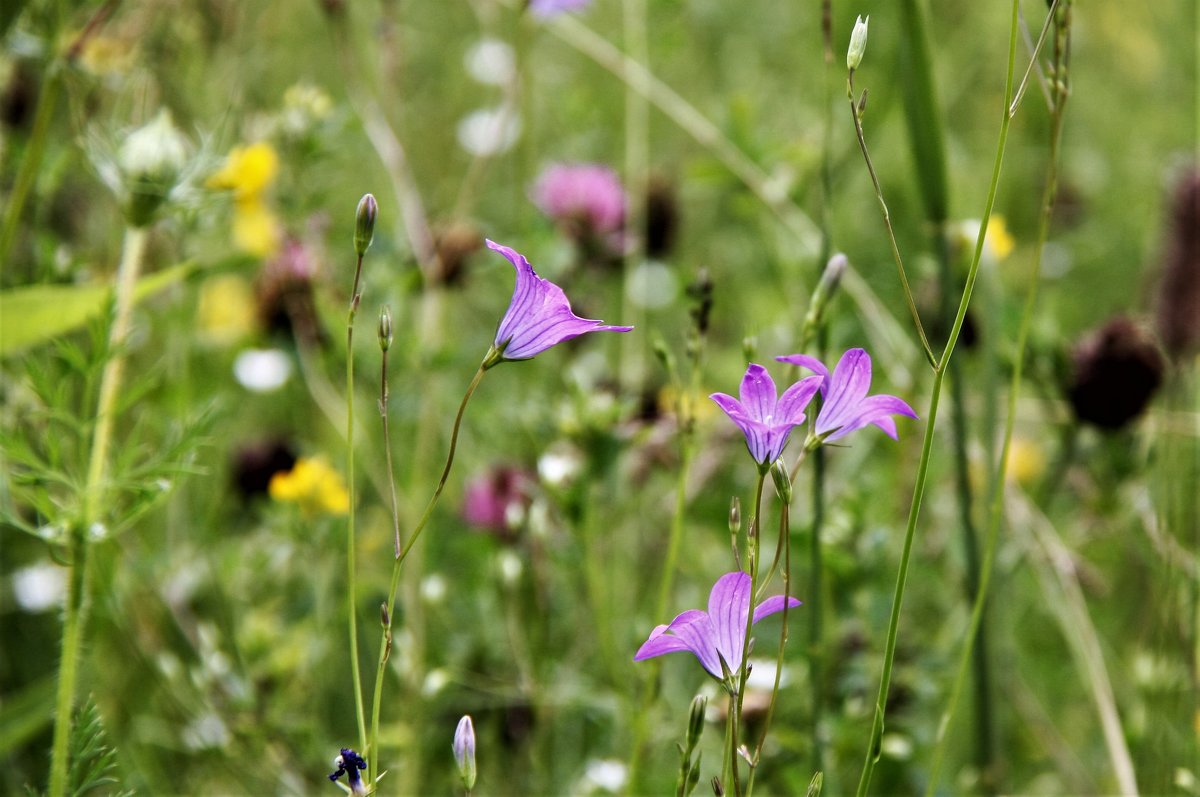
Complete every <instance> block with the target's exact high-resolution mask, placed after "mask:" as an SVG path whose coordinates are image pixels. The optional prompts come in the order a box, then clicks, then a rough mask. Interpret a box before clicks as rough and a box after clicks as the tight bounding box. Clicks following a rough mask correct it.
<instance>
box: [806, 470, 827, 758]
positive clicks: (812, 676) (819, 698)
mask: <svg viewBox="0 0 1200 797" xmlns="http://www.w3.org/2000/svg"><path fill="white" fill-rule="evenodd" d="M812 502H813V518H812V535H811V539H810V542H809V545H810V547H809V554H808V555H809V574H808V578H809V588H808V589H809V594H810V595H812V596H813V600H812V601H810V603H809V607H808V615H809V617H808V669H809V675H808V679H809V683H810V686H811V688H812V707H811V708H810V712H811V715H812V716H811V720H810V727H811V729H812V731H811V735H812V751H813V753H812V769H813V771H814V772H820V771H822V770H824V768H825V763H824V753H823V745H822V741H821V733H822V731H821V713H822V710H821V709H822V704H823V703H824V702H825V701H824V682H823V676H822V672H821V669H822V667H823V659H822V657H823V654H824V645H823V643H822V630H821V613H822V600H821V582H822V571H823V570H824V563H823V561H822V558H823V557H822V552H821V529H822V527H823V526H824V525H825V452H824V450H823V449H817V450H816V451H814V452H813V477H812Z"/></svg>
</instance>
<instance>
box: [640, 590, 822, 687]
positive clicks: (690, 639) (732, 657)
mask: <svg viewBox="0 0 1200 797" xmlns="http://www.w3.org/2000/svg"><path fill="white" fill-rule="evenodd" d="M750 586H751V585H750V575H749V574H748V573H743V572H742V571H740V570H735V571H734V572H732V573H726V574H725V575H723V576H721V577H720V578H719V579H717V583H716V584H713V588H712V592H710V593H709V595H708V611H707V612H702V611H700V610H699V609H689V610H688V611H686V612H684V613H683V614H681V615H679V616H678V617H676V618H675V619H674V620H672V621H671V624H670V625H660V626H657V627H656V628H655V629H654V630H653V631H651V632H650V638H649V639H647V640H646V642H645V643H644V644H643V645H642V646H641V647H640V648H638V652H637V654H636V655H634V657H633V660H634V661H643V660H645V659H650V658H654V657H655V656H661V655H663V654H664V653H676V652H678V651H690V652H691V653H693V654H695V656H696V658H697V659H699V660H700V663H701V664H702V665H704V669H706V670H708V672H709V674H711V675H712V676H713V677H714V678H716V679H718V680H721V681H723V680H725V673H724V670H723V668H722V666H721V663H722V662H724V663H725V668H728V670H729V672H730V673H736V672H737V671H738V670H739V669H741V666H742V645H743V643H744V642H745V640H746V615H747V613H748V612H749V611H750ZM783 605H784V599H783V596H782V595H776V596H774V597H771V598H767V599H766V600H765V601H763V602H762V603H760V604H758V606H756V607H754V620H753V622H754V623H757V622H758V621H759V620H761V619H762V618H764V617H766V616H768V615H771V614H775V613H776V612H781V611H783ZM787 605H788V606H790V607H793V608H795V607H796V606H799V605H800V601H798V600H796V599H795V598H788V599H787Z"/></svg>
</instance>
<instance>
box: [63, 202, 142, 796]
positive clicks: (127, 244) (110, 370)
mask: <svg viewBox="0 0 1200 797" xmlns="http://www.w3.org/2000/svg"><path fill="white" fill-rule="evenodd" d="M146 236H147V230H146V228H145V227H135V226H132V225H130V226H128V227H126V228H125V241H124V244H123V245H122V249H121V262H120V265H119V266H118V267H117V284H116V288H115V301H114V311H113V322H112V326H111V327H110V328H109V332H108V349H107V352H108V356H109V359H108V362H106V363H105V365H104V371H103V373H102V374H101V377H100V395H99V399H98V401H97V405H96V426H95V429H94V430H93V432H92V445H91V451H90V454H89V461H88V470H87V481H86V483H85V486H84V499H83V513H82V515H81V517H80V521H79V523H78V525H77V526H76V527H74V528H72V529H71V535H70V548H71V550H70V564H69V567H70V569H71V573H70V576H69V579H68V585H67V601H66V605H65V608H64V611H63V635H62V655H61V657H60V659H59V662H60V663H59V674H58V693H57V698H56V701H55V712H54V740H53V743H52V747H51V752H50V789H49V793H50V795H51V797H63V795H65V794H66V791H67V774H68V771H69V770H68V765H69V762H68V760H67V759H68V756H69V751H68V746H69V741H70V733H71V714H72V711H73V709H74V704H75V684H76V682H77V681H78V677H79V655H80V649H81V648H82V642H83V632H84V628H85V626H86V620H87V604H88V588H89V584H90V578H89V574H88V569H89V568H88V559H89V556H88V554H89V549H90V547H91V535H92V527H93V526H95V525H96V524H100V523H101V522H102V521H101V512H102V510H101V504H102V499H103V497H104V490H105V486H106V485H105V479H106V473H105V472H106V470H107V467H108V454H109V449H110V448H111V444H112V431H113V421H114V420H115V414H116V404H117V395H118V394H119V392H120V388H121V382H122V379H123V376H124V373H125V357H124V353H123V352H122V348H123V347H124V345H125V341H126V339H127V338H128V337H129V328H130V323H131V320H132V317H133V304H134V287H135V286H136V285H137V279H138V274H139V273H140V272H141V268H142V259H143V256H144V254H145V251H146Z"/></svg>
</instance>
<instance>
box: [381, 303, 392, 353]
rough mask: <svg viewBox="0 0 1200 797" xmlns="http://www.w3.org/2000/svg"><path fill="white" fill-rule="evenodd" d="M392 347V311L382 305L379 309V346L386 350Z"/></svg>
mask: <svg viewBox="0 0 1200 797" xmlns="http://www.w3.org/2000/svg"><path fill="white" fill-rule="evenodd" d="M391 347H392V313H391V311H390V310H388V308H386V307H384V308H383V309H382V310H380V311H379V348H380V349H382V350H383V351H387V350H388V349H390V348H391Z"/></svg>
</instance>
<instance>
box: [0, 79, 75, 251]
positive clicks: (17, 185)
mask: <svg viewBox="0 0 1200 797" xmlns="http://www.w3.org/2000/svg"><path fill="white" fill-rule="evenodd" d="M62 73H63V69H62V64H61V63H60V62H59V60H58V59H57V58H56V59H55V60H54V61H52V62H51V64H50V68H49V70H48V73H47V76H46V84H45V86H44V87H43V88H42V96H41V97H39V98H38V106H37V112H36V114H35V115H34V117H33V128H32V130H31V131H30V134H29V143H28V145H27V146H26V149H25V156H24V157H23V158H22V159H21V167H20V169H19V170H18V172H17V176H16V179H15V180H14V182H13V189H12V193H11V194H9V197H8V207H7V208H5V211H4V226H3V227H0V263H5V264H7V263H8V262H9V259H8V256H9V253H10V252H11V251H12V245H13V241H14V240H16V237H17V228H18V227H19V226H20V223H21V214H22V213H23V212H24V210H25V202H26V200H27V199H28V197H29V192H30V191H31V190H32V189H33V185H34V183H36V182H37V176H38V171H39V169H40V167H41V165H42V156H43V154H44V153H45V151H46V139H47V136H48V134H49V131H50V122H51V120H52V119H53V117H54V108H55V106H56V105H57V104H58V92H59V90H60V89H61V87H62V80H63V79H62Z"/></svg>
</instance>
